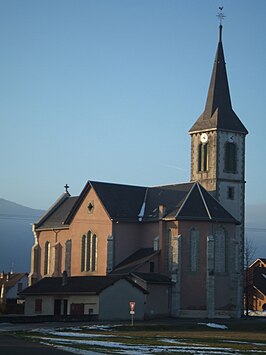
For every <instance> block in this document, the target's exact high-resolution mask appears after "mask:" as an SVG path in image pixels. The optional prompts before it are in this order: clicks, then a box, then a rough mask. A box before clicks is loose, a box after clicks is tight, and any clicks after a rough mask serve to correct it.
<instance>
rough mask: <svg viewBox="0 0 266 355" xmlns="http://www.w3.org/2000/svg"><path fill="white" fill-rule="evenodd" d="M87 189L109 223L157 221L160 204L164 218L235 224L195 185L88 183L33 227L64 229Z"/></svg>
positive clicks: (209, 196) (65, 194) (58, 202)
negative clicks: (105, 213)
mask: <svg viewBox="0 0 266 355" xmlns="http://www.w3.org/2000/svg"><path fill="white" fill-rule="evenodd" d="M91 188H93V189H94V190H95V192H96V194H97V195H98V197H99V199H100V200H101V202H102V204H103V206H104V208H105V210H106V212H107V214H108V215H109V217H110V219H111V220H113V221H125V222H153V221H158V220H159V219H160V218H161V216H160V214H159V206H160V205H163V206H164V214H163V216H162V217H163V218H165V219H177V220H197V221H219V222H229V223H237V221H236V220H235V218H234V217H232V216H231V215H230V214H229V213H228V212H227V211H226V210H225V209H224V208H223V207H222V205H221V204H220V203H219V202H218V201H217V200H215V199H214V198H213V197H212V196H211V195H210V194H209V193H208V192H207V191H206V190H205V189H204V188H203V187H202V186H201V185H200V184H199V183H198V182H196V183H185V184H173V185H165V186H155V187H142V186H130V185H121V184H113V183H105V182H95V181H88V183H87V184H86V186H85V187H84V189H83V191H82V192H81V194H80V195H79V196H75V197H71V196H70V195H69V194H68V193H64V194H63V195H62V196H61V197H60V198H59V199H58V200H57V201H56V203H55V204H54V205H53V206H52V207H51V208H50V209H49V210H48V211H47V212H46V213H45V215H44V216H43V217H42V218H41V219H40V220H39V221H38V222H37V223H36V224H35V228H36V229H37V230H42V229H54V228H67V227H68V226H69V224H70V223H71V221H72V219H73V218H74V216H75V214H76V212H77V211H78V209H79V207H80V206H81V204H82V202H83V201H84V199H85V197H86V196H87V193H88V191H89V190H90V189H91Z"/></svg>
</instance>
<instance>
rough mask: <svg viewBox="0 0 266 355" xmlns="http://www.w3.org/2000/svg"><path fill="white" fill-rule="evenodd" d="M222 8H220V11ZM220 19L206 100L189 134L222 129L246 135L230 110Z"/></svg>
mask: <svg viewBox="0 0 266 355" xmlns="http://www.w3.org/2000/svg"><path fill="white" fill-rule="evenodd" d="M221 9H222V8H220V10H221ZM218 17H219V19H220V26H219V41H218V46H217V51H216V55H215V60H214V65H213V69H212V75H211V81H210V85H209V90H208V95H207V100H206V104H205V109H204V112H203V114H202V115H201V116H200V117H199V119H198V120H197V121H196V123H195V124H194V125H193V126H192V128H191V129H190V131H189V133H192V132H195V131H203V130H206V129H217V128H220V129H223V130H229V131H235V132H241V133H244V134H247V133H248V132H247V130H246V128H245V127H244V125H243V124H242V122H241V121H240V120H239V118H238V117H237V115H236V114H235V112H234V111H233V109H232V104H231V97H230V90H229V84H228V80H227V73H226V64H225V58H224V50H223V43H222V30H223V26H222V24H221V21H222V19H223V18H224V15H223V14H222V13H220V14H218Z"/></svg>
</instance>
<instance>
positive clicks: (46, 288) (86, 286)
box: [21, 275, 147, 295]
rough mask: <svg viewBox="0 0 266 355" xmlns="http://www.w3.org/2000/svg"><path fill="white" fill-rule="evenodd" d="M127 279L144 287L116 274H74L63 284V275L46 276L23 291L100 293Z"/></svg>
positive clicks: (44, 293)
mask: <svg viewBox="0 0 266 355" xmlns="http://www.w3.org/2000/svg"><path fill="white" fill-rule="evenodd" d="M121 279H125V280H127V281H128V282H129V283H131V284H132V285H134V286H135V287H138V288H139V289H140V290H141V291H142V292H144V293H147V291H145V290H144V289H143V288H142V287H140V286H139V285H136V284H135V283H134V282H133V281H132V280H131V279H129V278H127V277H121V276H116V275H108V276H72V277H68V278H67V283H66V284H65V285H63V278H62V277H45V278H43V279H41V280H40V281H38V282H36V283H35V284H33V285H32V286H29V287H27V288H26V289H25V290H23V291H22V292H21V294H22V295H54V294H100V293H101V292H102V291H103V290H104V289H106V288H107V287H109V286H111V285H113V284H115V283H116V282H117V281H119V280H121Z"/></svg>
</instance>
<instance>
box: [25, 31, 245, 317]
mask: <svg viewBox="0 0 266 355" xmlns="http://www.w3.org/2000/svg"><path fill="white" fill-rule="evenodd" d="M192 123H193V122H192ZM247 133H248V132H247V130H246V128H245V127H244V125H243V124H242V122H241V121H240V119H239V118H238V116H237V115H236V113H235V112H234V111H233V108H232V104H231V98H230V91H229V85H228V79H227V73H226V66H225V59H224V52H223V44H222V25H220V27H219V41H218V47H217V52H216V56H215V60H214V66H213V70H212V75H211V80H210V85H209V91H208V94H207V100H206V105H205V108H204V111H203V113H202V114H201V116H200V117H199V118H198V119H197V120H196V122H195V123H194V124H193V125H192V127H191V128H190V130H189V134H190V136H191V162H190V165H191V178H190V181H189V182H187V183H183V184H173V185H163V186H156V187H143V186H129V185H122V184H112V183H103V182H97V181H88V182H87V183H86V185H85V186H84V188H83V190H82V192H81V193H80V195H79V196H70V194H69V192H68V186H67V185H66V190H65V192H64V193H63V194H62V195H61V196H60V197H59V198H58V199H57V201H56V202H55V204H54V205H53V206H52V207H51V208H50V209H49V210H48V211H47V212H46V213H45V214H44V215H43V216H42V218H41V219H40V220H39V221H38V222H36V223H35V224H34V225H33V233H34V238H35V243H34V245H33V248H32V256H31V272H30V275H29V278H30V285H31V286H30V287H29V288H27V289H26V290H24V292H23V293H24V295H25V297H26V308H25V309H26V314H29V315H38V314H65V315H68V314H91V315H97V316H99V319H108V318H109V319H118V318H119V319H128V317H129V302H130V301H135V302H136V306H135V311H136V317H137V318H138V319H144V318H149V317H156V316H172V317H209V318H214V317H240V316H241V315H242V312H243V251H244V205H245V204H244V201H245V136H246V134H247ZM64 271H65V273H64ZM63 273H64V277H62V274H63ZM106 302H107V303H106ZM106 305H108V307H107V308H106ZM114 310H115V312H114Z"/></svg>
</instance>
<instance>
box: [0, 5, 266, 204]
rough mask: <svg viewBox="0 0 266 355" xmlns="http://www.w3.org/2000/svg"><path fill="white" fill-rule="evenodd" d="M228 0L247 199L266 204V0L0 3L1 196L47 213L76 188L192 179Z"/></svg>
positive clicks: (227, 42) (229, 52)
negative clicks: (192, 133)
mask: <svg viewBox="0 0 266 355" xmlns="http://www.w3.org/2000/svg"><path fill="white" fill-rule="evenodd" d="M221 5H223V6H224V9H223V12H224V14H225V15H226V18H225V20H224V28H223V44H224V51H225V57H226V62H227V73H228V78H229V84H230V91H231V99H232V103H233V108H234V110H235V112H236V113H237V115H238V116H239V117H240V119H241V120H242V122H243V123H244V124H245V126H246V127H247V129H248V130H249V132H250V133H249V135H248V136H247V146H246V151H247V154H246V180H247V185H246V192H247V194H246V201H247V203H248V204H251V205H262V204H265V202H266V189H265V186H264V178H265V169H266V167H265V164H264V162H265V157H264V156H265V153H266V149H265V144H264V141H265V131H266V119H265V115H266V109H265V79H266V66H265V63H266V40H265V34H266V29H265V14H266V1H265V0H256V1H244V0H234V1H232V0H231V1H229V0H224V1H222V3H221V2H220V1H216V0H204V1H203V0H202V1H199V0H193V1H192V0H23V1H21V0H5V1H4V0H0V50H1V55H0V120H1V121H0V122H1V131H0V134H1V140H0V161H1V178H0V181H1V183H0V197H2V198H5V199H8V200H11V201H15V202H17V203H20V204H23V205H25V206H29V207H33V208H41V209H46V208H48V207H49V206H50V205H51V204H52V203H53V202H54V201H55V199H56V198H57V197H58V196H59V195H60V194H61V193H62V192H63V190H64V188H63V186H64V185H65V183H68V184H69V185H70V193H71V194H72V195H76V194H79V193H80V191H81V190H82V188H83V186H84V185H85V183H86V181H87V180H97V181H109V182H118V183H126V184H134V185H135V184H136V185H148V186H153V185H161V184H167V183H178V182H186V181H189V178H190V137H189V135H188V133H187V132H188V130H189V129H190V127H191V126H192V125H193V123H194V122H195V121H196V120H197V118H198V117H199V115H200V114H201V113H202V111H203V109H204V105H205V100H206V95H207V90H208V86H209V81H210V75H211V70H212V65H213V60H214V56H215V52H216V47H217V40H218V26H219V23H218V19H217V17H216V14H217V13H218V7H219V6H221Z"/></svg>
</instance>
